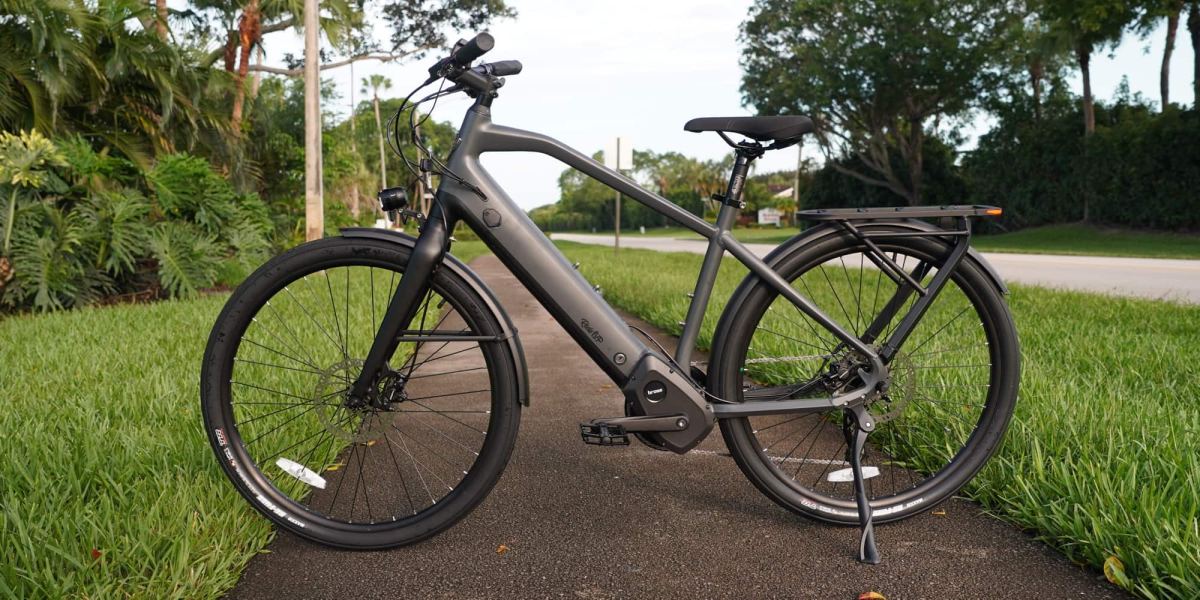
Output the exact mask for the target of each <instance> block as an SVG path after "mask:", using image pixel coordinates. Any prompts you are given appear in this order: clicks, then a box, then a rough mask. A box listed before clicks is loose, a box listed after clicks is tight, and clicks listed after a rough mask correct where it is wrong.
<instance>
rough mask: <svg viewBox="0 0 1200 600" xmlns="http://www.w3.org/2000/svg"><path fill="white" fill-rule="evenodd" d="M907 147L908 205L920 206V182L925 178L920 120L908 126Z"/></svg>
mask: <svg viewBox="0 0 1200 600" xmlns="http://www.w3.org/2000/svg"><path fill="white" fill-rule="evenodd" d="M909 128H910V130H909V132H908V136H909V147H910V156H909V159H908V170H909V181H911V182H912V195H911V196H909V198H908V203H909V204H910V205H913V206H916V205H919V204H921V194H922V192H923V190H922V189H921V188H922V186H921V184H922V180H923V179H924V177H925V151H924V146H925V125H924V123H923V122H922V120H921V119H914V120H913V121H912V122H911V123H910V124H909Z"/></svg>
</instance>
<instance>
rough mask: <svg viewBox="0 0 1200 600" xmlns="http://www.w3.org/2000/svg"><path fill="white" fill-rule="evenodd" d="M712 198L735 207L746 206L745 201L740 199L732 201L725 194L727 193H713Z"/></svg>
mask: <svg viewBox="0 0 1200 600" xmlns="http://www.w3.org/2000/svg"><path fill="white" fill-rule="evenodd" d="M712 199H713V200H714V201H716V202H720V203H721V204H724V205H726V206H732V207H734V208H746V203H745V202H742V201H740V200H733V201H731V200H730V199H729V198H728V197H727V196H725V194H713V195H712Z"/></svg>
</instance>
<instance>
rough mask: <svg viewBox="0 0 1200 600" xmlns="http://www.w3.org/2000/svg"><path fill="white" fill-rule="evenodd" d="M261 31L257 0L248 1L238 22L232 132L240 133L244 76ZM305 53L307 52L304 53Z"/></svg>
mask: <svg viewBox="0 0 1200 600" xmlns="http://www.w3.org/2000/svg"><path fill="white" fill-rule="evenodd" d="M261 29H262V14H261V12H260V11H259V8H258V0H250V2H248V3H247V4H246V8H245V9H244V10H242V18H241V19H239V20H238V46H239V47H240V49H241V57H240V60H239V61H238V69H237V73H236V74H235V75H234V76H233V114H232V115H230V117H229V121H230V126H232V128H233V131H234V132H237V133H241V131H242V109H243V106H244V105H245V102H246V75H247V74H248V73H249V72H250V48H251V47H252V46H253V45H254V43H255V42H257V41H258V36H259V31H260V30H261ZM306 53H307V51H306Z"/></svg>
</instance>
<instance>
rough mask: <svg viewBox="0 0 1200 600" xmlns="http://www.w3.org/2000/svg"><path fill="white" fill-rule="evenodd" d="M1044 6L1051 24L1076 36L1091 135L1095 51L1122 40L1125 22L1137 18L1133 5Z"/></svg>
mask: <svg viewBox="0 0 1200 600" xmlns="http://www.w3.org/2000/svg"><path fill="white" fill-rule="evenodd" d="M1043 6H1044V9H1045V14H1046V17H1047V19H1048V20H1049V22H1050V23H1051V26H1052V27H1055V28H1057V29H1058V30H1059V31H1061V32H1063V34H1064V35H1067V36H1068V37H1069V38H1070V39H1071V40H1072V46H1073V47H1074V50H1075V60H1076V61H1078V64H1079V73H1080V75H1081V77H1082V79H1083V130H1084V134H1085V135H1091V134H1092V133H1094V132H1095V131H1096V107H1095V101H1094V99H1093V97H1092V71H1091V60H1092V53H1094V52H1095V51H1096V49H1097V48H1100V47H1102V46H1104V45H1105V44H1110V43H1115V42H1118V41H1120V39H1121V33H1122V32H1123V31H1124V30H1125V26H1126V25H1128V24H1129V22H1130V21H1132V20H1133V17H1134V12H1133V7H1132V6H1131V5H1130V3H1128V2H1125V0H1045V1H1044V3H1043Z"/></svg>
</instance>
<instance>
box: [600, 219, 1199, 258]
mask: <svg viewBox="0 0 1200 600" xmlns="http://www.w3.org/2000/svg"><path fill="white" fill-rule="evenodd" d="M799 232H800V230H799V229H796V228H794V227H782V228H778V229H776V228H773V227H762V228H744V229H736V230H734V232H733V233H734V236H735V237H737V239H739V240H741V241H742V242H747V243H757V244H778V243H780V242H783V241H785V240H787V239H789V238H791V237H792V236H794V235H797V234H798V233H799ZM579 233H590V232H579ZM621 235H622V236H628V237H641V236H642V234H639V233H637V232H636V231H623V232H621ZM645 235H646V236H654V237H664V236H666V237H677V238H681V239H702V238H700V236H698V235H696V234H695V233H692V232H691V231H688V230H686V229H683V228H680V227H667V228H654V229H647V230H646V233H645ZM972 244H973V245H974V246H975V247H976V248H978V249H980V250H982V251H984V252H1016V253H1024V254H1076V255H1083V256H1129V257H1141V258H1185V259H1200V235H1195V234H1192V235H1188V234H1181V233H1162V232H1151V231H1133V230H1127V229H1110V228H1102V227H1090V226H1086V225H1080V224H1068V225H1049V226H1046V227H1034V228H1030V229H1022V230H1020V231H1014V232H1012V233H1000V234H992V235H977V236H975V237H974V239H973V240H972Z"/></svg>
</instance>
